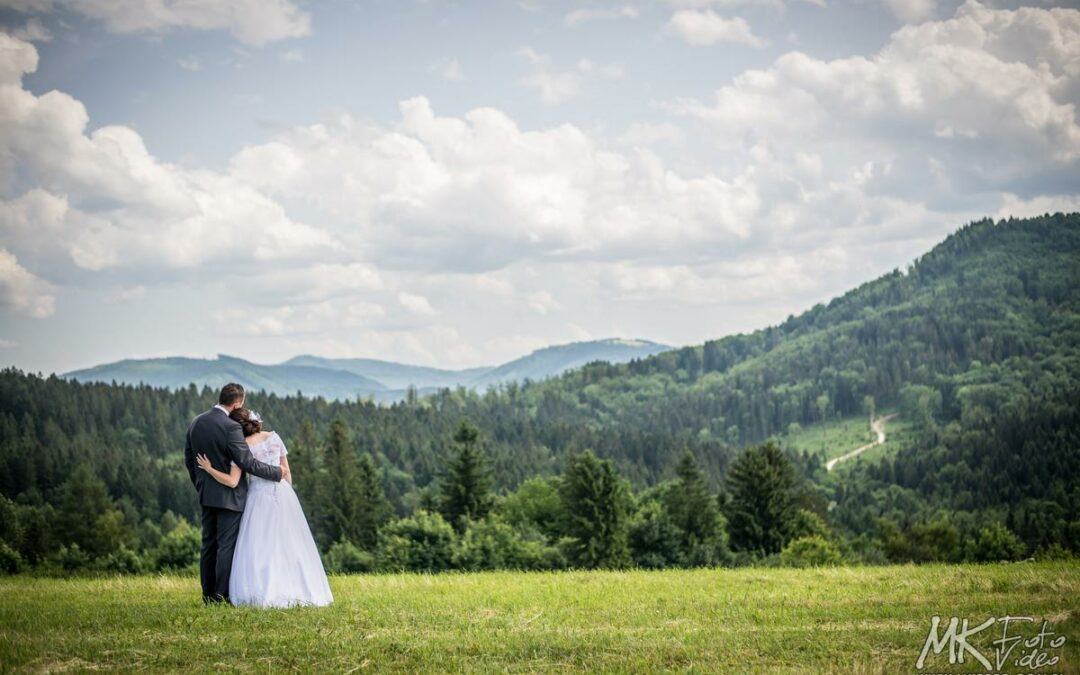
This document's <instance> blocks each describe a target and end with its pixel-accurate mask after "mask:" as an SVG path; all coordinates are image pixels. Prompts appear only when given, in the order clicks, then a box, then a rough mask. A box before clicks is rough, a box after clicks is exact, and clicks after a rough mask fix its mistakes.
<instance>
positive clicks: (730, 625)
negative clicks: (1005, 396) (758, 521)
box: [0, 562, 1080, 673]
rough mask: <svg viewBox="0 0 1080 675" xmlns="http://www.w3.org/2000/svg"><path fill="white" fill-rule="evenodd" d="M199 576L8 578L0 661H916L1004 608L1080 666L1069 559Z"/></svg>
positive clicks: (331, 665) (1079, 625)
mask: <svg viewBox="0 0 1080 675" xmlns="http://www.w3.org/2000/svg"><path fill="white" fill-rule="evenodd" d="M197 586H198V581H197V579H195V578H191V577H177V576H139V577H112V578H98V579H46V578H33V577H25V576H21V577H9V578H4V579H0V670H3V671H4V672H60V671H88V670H109V671H112V670H125V671H135V670H145V671H151V672H154V671H175V670H184V671H188V672H204V671H218V670H237V671H243V672H274V671H285V670H302V671H330V672H369V671H397V672H431V671H515V672H530V671H567V670H570V671H621V672H627V671H632V672H646V671H658V670H680V671H693V672H718V671H722V672H746V671H754V672H815V673H824V672H844V673H849V672H856V673H858V672H866V673H878V672H888V673H892V672H917V671H916V669H915V661H916V659H917V658H918V655H919V652H920V651H921V649H922V646H923V643H924V642H925V640H926V636H927V631H928V629H929V625H930V619H931V617H932V616H933V615H935V614H937V615H942V616H943V617H946V620H947V619H948V617H951V616H958V617H960V618H961V619H963V618H969V619H971V620H972V621H973V622H981V621H983V620H985V619H986V618H988V617H990V616H1002V615H1004V614H1007V613H1008V614H1012V615H1014V616H1016V615H1024V616H1029V615H1030V616H1035V617H1045V618H1048V619H1049V620H1050V621H1051V622H1052V624H1053V629H1054V630H1056V631H1057V632H1058V633H1059V634H1064V635H1065V636H1066V637H1067V643H1066V644H1065V645H1064V647H1063V648H1062V649H1061V650H1059V651H1058V653H1059V654H1061V662H1060V663H1059V664H1058V665H1057V666H1056V667H1055V668H1056V670H1055V669H1051V670H1036V671H1034V672H1080V563H1077V562H1039V563H1034V562H1027V563H1012V564H995V565H981V566H979V565H955V566H943V565H925V566H893V567H862V568H850V567H836V568H820V569H810V570H793V569H762V568H742V569H714V570H705V569H702V570H678V571H662V572H646V571H602V572H554V573H519V572H490V573H471V574H453V573H451V574H441V575H421V574H382V575H361V576H348V577H332V578H331V586H332V588H333V591H334V594H335V598H336V602H335V604H334V605H333V606H332V607H329V608H322V609H316V608H299V609H289V610H254V609H240V608H232V607H227V606H226V607H222V606H215V607H204V606H203V605H202V604H201V602H200V601H199V599H198V587H197ZM987 634H988V633H987ZM989 639H991V638H987V640H989ZM987 653H989V651H988V652H987ZM972 665H975V666H977V663H975V662H973V661H971V660H970V659H969V661H968V663H967V664H965V666H972ZM925 670H928V671H946V672H971V671H973V670H974V669H972V668H965V667H964V666H961V667H957V666H949V665H948V659H947V656H945V655H944V654H943V655H940V656H937V657H933V658H932V659H931V660H930V661H928V664H927V668H926V669H925Z"/></svg>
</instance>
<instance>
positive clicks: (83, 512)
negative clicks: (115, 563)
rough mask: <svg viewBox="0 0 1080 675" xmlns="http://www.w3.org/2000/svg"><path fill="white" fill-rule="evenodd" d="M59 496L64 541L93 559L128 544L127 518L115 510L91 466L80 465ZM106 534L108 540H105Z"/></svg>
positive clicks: (60, 535)
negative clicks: (124, 521) (77, 547)
mask: <svg viewBox="0 0 1080 675" xmlns="http://www.w3.org/2000/svg"><path fill="white" fill-rule="evenodd" d="M60 492H61V496H60V510H59V511H60V512H59V515H60V523H59V525H60V533H59V538H60V540H61V541H66V542H67V543H71V544H78V546H79V548H80V549H82V550H83V551H86V552H87V553H89V554H90V555H92V556H101V555H106V554H108V553H111V552H112V551H113V550H115V549H116V547H117V546H119V545H120V544H121V543H127V540H128V538H129V537H130V532H129V531H128V529H127V527H126V526H125V525H124V523H123V519H124V516H123V514H122V513H120V512H119V511H117V510H116V509H115V508H114V507H113V501H112V499H111V498H110V497H109V491H108V489H107V488H106V487H105V482H104V481H102V480H101V478H99V477H98V476H97V474H96V473H94V470H93V469H92V468H90V465H89V464H80V465H79V466H78V467H77V468H76V469H75V471H73V472H72V474H71V476H70V477H69V478H68V480H67V481H66V482H65V483H64V485H63V486H62V487H61V490H60ZM105 531H107V532H108V535H109V536H102V534H103V532H105Z"/></svg>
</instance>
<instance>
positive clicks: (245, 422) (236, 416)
mask: <svg viewBox="0 0 1080 675" xmlns="http://www.w3.org/2000/svg"><path fill="white" fill-rule="evenodd" d="M229 417H231V418H233V420H235V421H237V422H239V423H240V428H241V429H242V430H243V431H244V437H245V438H247V437H248V436H252V435H254V434H257V433H259V432H260V431H262V418H261V417H259V413H254V412H251V411H250V410H248V409H247V408H237V409H236V410H234V411H232V412H231V413H229Z"/></svg>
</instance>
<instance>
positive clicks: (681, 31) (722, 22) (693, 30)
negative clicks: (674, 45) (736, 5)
mask: <svg viewBox="0 0 1080 675" xmlns="http://www.w3.org/2000/svg"><path fill="white" fill-rule="evenodd" d="M665 29H666V30H667V32H668V33H671V34H672V35H675V36H677V37H678V38H680V39H681V40H683V41H684V42H687V43H689V44H692V45H713V44H716V43H718V42H734V43H738V44H744V45H748V46H750V47H759V48H760V47H765V46H767V45H768V44H769V43H768V42H767V41H766V40H764V39H762V38H760V37H758V36H757V35H754V32H753V31H752V30H751V29H750V24H749V23H748V22H747V21H746V19H744V18H742V17H741V16H736V17H732V18H726V17H722V16H720V15H719V14H716V13H715V12H713V11H712V10H705V11H695V10H691V9H683V10H679V11H678V12H675V14H674V15H672V17H671V19H670V20H669V21H668V23H667V26H665Z"/></svg>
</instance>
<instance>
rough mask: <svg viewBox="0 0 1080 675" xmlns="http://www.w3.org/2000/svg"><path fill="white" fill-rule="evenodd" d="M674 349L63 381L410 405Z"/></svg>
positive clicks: (614, 345) (94, 374) (140, 366)
mask: <svg viewBox="0 0 1080 675" xmlns="http://www.w3.org/2000/svg"><path fill="white" fill-rule="evenodd" d="M668 349H671V347H668V346H667V345H661V344H657V343H655V342H649V341H648V340H627V339H622V338H610V339H605V340H589V341H585V342H573V343H570V344H565V345H553V346H551V347H545V348H543V349H538V350H536V351H534V352H532V353H531V354H526V355H525V356H522V357H520V358H517V359H514V360H512V361H508V362H507V363H504V364H503V365H500V366H484V367H480V368H464V369H461V370H450V369H445V368H429V367H425V366H413V365H408V364H404V363H395V362H393V361H381V360H378V359H329V358H323V357H320V356H309V355H303V356H296V357H293V358H291V359H289V360H288V361H286V362H284V363H282V364H277V365H260V364H256V363H251V362H250V361H245V360H243V359H240V358H236V357H233V356H225V355H219V356H218V357H217V358H216V359H191V358H181V357H172V358H161V359H127V360H124V361H117V362H116V363H107V364H104V365H100V366H95V367H93V368H87V369H84V370H76V371H73V372H70V373H67V374H66V375H64V377H66V378H70V379H73V380H77V381H79V382H105V383H112V382H116V383H118V384H136V385H137V384H147V385H150V386H151V387H168V388H170V389H182V388H185V387H187V386H188V385H189V384H192V383H194V384H195V385H197V386H200V387H201V386H208V387H210V388H218V387H221V386H222V385H223V384H225V383H227V382H242V383H244V384H245V385H246V386H249V387H250V388H251V389H253V390H261V391H265V392H267V393H273V394H278V395H279V396H287V395H289V394H296V393H297V392H302V393H303V394H304V395H306V396H313V397H317V396H321V397H323V398H327V399H340V400H349V399H358V398H367V397H371V398H372V399H373V400H375V401H376V402H378V403H390V402H394V401H401V400H404V399H405V398H406V397H407V396H409V395H410V391H409V390H410V388H411V389H412V394H413V395H425V394H431V393H434V392H435V391H437V390H439V389H442V388H449V389H455V388H457V387H467V388H473V389H481V390H483V389H486V388H488V387H491V386H493V385H496V384H503V383H507V382H524V381H525V380H543V379H546V378H549V377H553V376H556V375H561V374H562V373H564V372H566V371H567V370H571V369H573V368H578V367H580V366H583V365H585V364H586V363H590V362H592V361H607V362H609V363H625V362H627V361H630V360H631V359H634V358H643V357H646V356H650V355H652V354H657V353H660V352H663V351H666V350H668Z"/></svg>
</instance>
